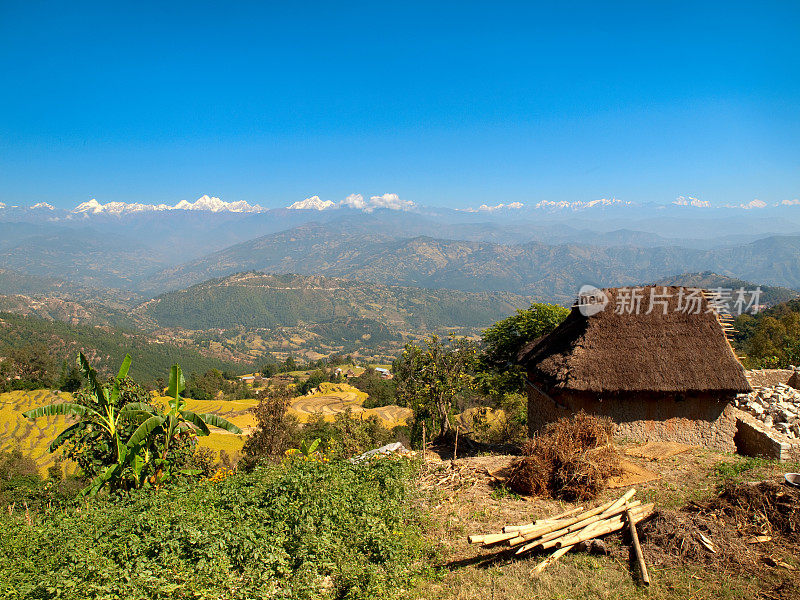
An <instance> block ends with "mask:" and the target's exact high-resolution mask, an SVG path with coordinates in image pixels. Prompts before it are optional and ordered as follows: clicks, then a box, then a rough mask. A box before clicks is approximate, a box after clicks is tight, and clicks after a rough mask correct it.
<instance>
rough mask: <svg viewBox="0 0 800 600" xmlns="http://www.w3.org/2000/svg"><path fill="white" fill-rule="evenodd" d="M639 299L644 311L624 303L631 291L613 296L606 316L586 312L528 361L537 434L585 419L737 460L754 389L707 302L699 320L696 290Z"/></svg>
mask: <svg viewBox="0 0 800 600" xmlns="http://www.w3.org/2000/svg"><path fill="white" fill-rule="evenodd" d="M636 289H637V290H639V292H638V293H639V295H640V298H641V303H640V305H639V306H638V309H637V310H633V309H634V307H633V306H632V305H631V306H628V305H626V304H625V303H624V302H623V300H626V298H627V296H623V294H628V295H629V294H630V291H629V290H630V288H610V289H605V290H603V292H604V293H605V296H606V298H605V300H604V302H605V301H606V300H607V304H604V305H603V306H604V308H602V309H599V310H597V311H593V310H586V306H581V305H580V304H576V305H575V306H574V307H573V308H572V311H571V312H570V314H569V315H568V316H567V318H566V319H565V320H564V321H563V322H562V323H561V324H560V325H559V326H558V327H557V328H556V329H555V330H554V331H552V332H551V333H550V334H549V335H546V336H544V337H541V338H538V339H536V340H532V341H531V342H529V343H528V344H527V345H526V346H525V347H523V349H522V350H521V351H520V353H519V355H518V360H519V362H520V364H522V365H523V367H524V368H525V371H526V374H527V376H526V388H527V392H528V428H529V432H530V434H531V435H533V434H534V433H535V432H536V431H537V430H539V429H540V428H541V427H543V426H544V425H545V424H546V423H548V422H551V421H555V420H557V419H559V418H561V417H563V416H567V415H570V414H573V413H575V412H579V411H581V410H583V411H585V412H587V413H589V414H595V415H599V416H607V417H610V418H611V419H612V420H613V421H614V422H615V423H616V425H617V435H620V436H623V437H628V438H631V439H635V440H641V441H651V440H656V441H676V442H682V443H685V444H690V445H694V446H703V447H708V448H715V449H719V450H726V451H734V450H736V446H735V443H734V436H735V435H736V427H737V418H736V409H735V408H734V406H733V404H732V402H733V400H734V399H735V397H736V395H737V394H739V393H745V392H749V391H750V390H751V388H750V384H749V383H748V381H747V379H746V378H745V374H744V369H743V368H742V365H741V364H740V363H739V361H738V359H737V358H736V355H735V354H734V351H733V348H732V347H731V345H730V343H729V342H728V339H727V338H726V336H725V331H724V329H723V325H722V323H721V321H720V319H719V317H718V316H717V314H716V312H714V310H712V306H711V304H710V303H709V301H708V299H707V297H706V296H705V295H703V294H695V295H694V297H693V299H692V302H693V306H692V307H691V308H692V310H691V311H689V310H686V301H687V298H686V292H687V290H686V289H683V288H677V287H667V288H664V287H663V286H658V287H657V288H652V287H640V288H636ZM653 297H656V298H657V299H658V303H657V304H656V305H655V306H654V307H652V308H651V306H650V299H651V298H653ZM620 307H623V308H622V310H620ZM592 308H594V307H592ZM598 308H599V307H598ZM629 309H630V310H629ZM648 309H650V310H648Z"/></svg>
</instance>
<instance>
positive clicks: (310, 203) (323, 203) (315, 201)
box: [286, 196, 337, 210]
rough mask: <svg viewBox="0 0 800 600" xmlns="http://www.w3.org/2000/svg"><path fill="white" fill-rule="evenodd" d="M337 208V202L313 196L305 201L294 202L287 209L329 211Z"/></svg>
mask: <svg viewBox="0 0 800 600" xmlns="http://www.w3.org/2000/svg"><path fill="white" fill-rule="evenodd" d="M336 207H337V204H336V202H333V201H332V200H322V199H321V198H320V197H319V196H311V197H310V198H306V199H305V200H298V201H297V202H293V203H292V204H290V205H289V206H287V207H286V208H288V209H289V210H327V209H329V208H336Z"/></svg>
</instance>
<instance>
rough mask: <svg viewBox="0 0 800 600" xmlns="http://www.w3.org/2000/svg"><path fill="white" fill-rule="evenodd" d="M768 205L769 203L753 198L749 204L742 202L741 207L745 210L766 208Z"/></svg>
mask: <svg viewBox="0 0 800 600" xmlns="http://www.w3.org/2000/svg"><path fill="white" fill-rule="evenodd" d="M766 205H767V203H766V202H764V201H763V200H759V199H757V198H756V199H755V200H751V201H750V202H748V203H747V204H740V205H739V207H740V208H743V209H745V210H750V209H752V208H764V207H765V206H766Z"/></svg>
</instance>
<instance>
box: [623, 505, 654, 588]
mask: <svg viewBox="0 0 800 600" xmlns="http://www.w3.org/2000/svg"><path fill="white" fill-rule="evenodd" d="M625 516H626V517H627V519H628V526H629V528H630V530H631V540H632V541H633V549H634V550H635V551H636V560H637V561H638V562H639V572H640V573H641V574H642V581H643V582H644V584H645V585H650V576H649V575H648V574H647V565H646V564H645V562H644V553H642V546H641V544H639V534H638V533H637V532H636V522H635V521H634V518H633V515H632V514H631V511H630V509H628V510H626V511H625Z"/></svg>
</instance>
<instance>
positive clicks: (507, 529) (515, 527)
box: [503, 506, 583, 533]
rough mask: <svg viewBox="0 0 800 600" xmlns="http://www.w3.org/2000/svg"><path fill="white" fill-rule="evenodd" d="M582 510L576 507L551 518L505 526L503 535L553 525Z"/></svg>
mask: <svg viewBox="0 0 800 600" xmlns="http://www.w3.org/2000/svg"><path fill="white" fill-rule="evenodd" d="M582 510H583V507H582V506H578V507H576V508H573V509H570V510H567V511H564V512H563V513H560V514H557V515H554V516H552V517H547V518H546V519H537V520H536V521H534V522H532V523H525V524H524V525H506V526H505V527H503V533H511V532H512V531H521V530H523V529H533V528H534V527H537V526H539V525H544V524H546V523H554V522H556V521H561V520H563V519H566V518H567V517H571V516H572V515H574V514H575V513H579V512H581V511H582Z"/></svg>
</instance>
